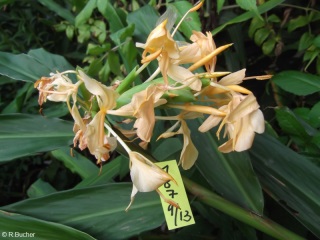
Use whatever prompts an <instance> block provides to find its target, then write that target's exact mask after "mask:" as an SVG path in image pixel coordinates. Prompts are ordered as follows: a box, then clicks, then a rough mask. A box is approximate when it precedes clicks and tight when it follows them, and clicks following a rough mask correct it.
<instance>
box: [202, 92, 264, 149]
mask: <svg viewBox="0 0 320 240" xmlns="http://www.w3.org/2000/svg"><path fill="white" fill-rule="evenodd" d="M219 110H220V111H224V112H226V116H225V117H220V116H215V115H210V116H209V117H208V118H207V119H206V120H205V121H204V122H203V124H202V125H201V126H200V127H199V131H200V132H206V131H208V130H210V129H211V128H213V127H215V126H217V125H218V124H219V122H221V121H222V122H221V124H220V126H219V129H218V131H217V136H218V137H219V135H220V131H221V129H222V127H224V126H225V133H224V136H226V135H227V136H228V137H229V140H228V141H227V142H226V143H224V144H222V145H221V146H219V148H218V149H219V150H220V151H221V152H224V153H227V152H231V151H237V152H241V151H244V150H247V149H249V148H250V147H251V145H252V142H253V139H254V135H255V133H263V132H264V128H265V124H264V117H263V114H262V112H261V111H260V109H259V104H258V103H257V101H256V98H255V97H254V95H253V94H249V95H247V96H244V95H241V94H233V98H232V100H231V101H230V102H229V104H228V105H224V106H222V107H220V108H219Z"/></svg>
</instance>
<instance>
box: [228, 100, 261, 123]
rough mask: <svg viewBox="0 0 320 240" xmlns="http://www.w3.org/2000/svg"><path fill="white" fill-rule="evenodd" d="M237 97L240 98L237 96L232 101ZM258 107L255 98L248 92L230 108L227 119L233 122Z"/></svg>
mask: <svg viewBox="0 0 320 240" xmlns="http://www.w3.org/2000/svg"><path fill="white" fill-rule="evenodd" d="M239 98H242V96H239V97H238V96H237V97H235V98H234V99H233V102H235V101H238V99H239ZM258 108H259V104H258V103H257V100H256V98H255V96H254V95H253V94H249V95H248V96H246V97H245V98H244V99H243V100H242V101H241V102H240V104H238V105H237V103H236V107H235V108H233V109H232V111H231V113H230V115H229V117H228V120H229V121H230V122H234V121H236V120H237V119H240V118H242V117H243V116H246V115H248V114H250V113H252V112H253V111H255V110H257V109H258Z"/></svg>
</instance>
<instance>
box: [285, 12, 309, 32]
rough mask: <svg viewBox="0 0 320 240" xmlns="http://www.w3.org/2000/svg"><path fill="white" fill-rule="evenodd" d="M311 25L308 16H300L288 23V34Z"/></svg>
mask: <svg viewBox="0 0 320 240" xmlns="http://www.w3.org/2000/svg"><path fill="white" fill-rule="evenodd" d="M307 24H309V19H308V17H307V16H302V15H300V16H299V17H297V18H294V19H291V20H290V21H289V23H288V32H292V31H294V30H296V29H297V28H300V27H304V26H306V25H307Z"/></svg>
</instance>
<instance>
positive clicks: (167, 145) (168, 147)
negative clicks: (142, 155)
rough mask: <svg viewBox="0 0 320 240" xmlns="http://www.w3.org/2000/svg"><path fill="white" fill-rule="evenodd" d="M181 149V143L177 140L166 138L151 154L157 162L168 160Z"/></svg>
mask: <svg viewBox="0 0 320 240" xmlns="http://www.w3.org/2000/svg"><path fill="white" fill-rule="evenodd" d="M181 149H182V144H181V141H180V140H179V139H178V138H168V139H165V140H164V141H162V142H161V143H160V144H159V145H158V146H157V148H156V149H155V150H154V151H153V152H152V155H153V156H154V157H155V158H156V159H157V160H158V161H164V160H169V159H170V156H172V155H173V154H175V153H177V152H180V151H181Z"/></svg>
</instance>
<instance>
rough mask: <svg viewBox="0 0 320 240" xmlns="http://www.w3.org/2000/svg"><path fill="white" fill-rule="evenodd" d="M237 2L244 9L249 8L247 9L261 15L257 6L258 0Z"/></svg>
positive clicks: (238, 0) (240, 0) (239, 0)
mask: <svg viewBox="0 0 320 240" xmlns="http://www.w3.org/2000/svg"><path fill="white" fill-rule="evenodd" d="M236 3H237V4H238V5H239V6H240V7H241V8H242V9H244V10H247V11H252V12H254V13H255V14H257V15H258V16H259V17H260V15H259V12H258V8H257V1H256V0H236ZM260 18H261V17H260ZM261 19H262V18H261Z"/></svg>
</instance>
